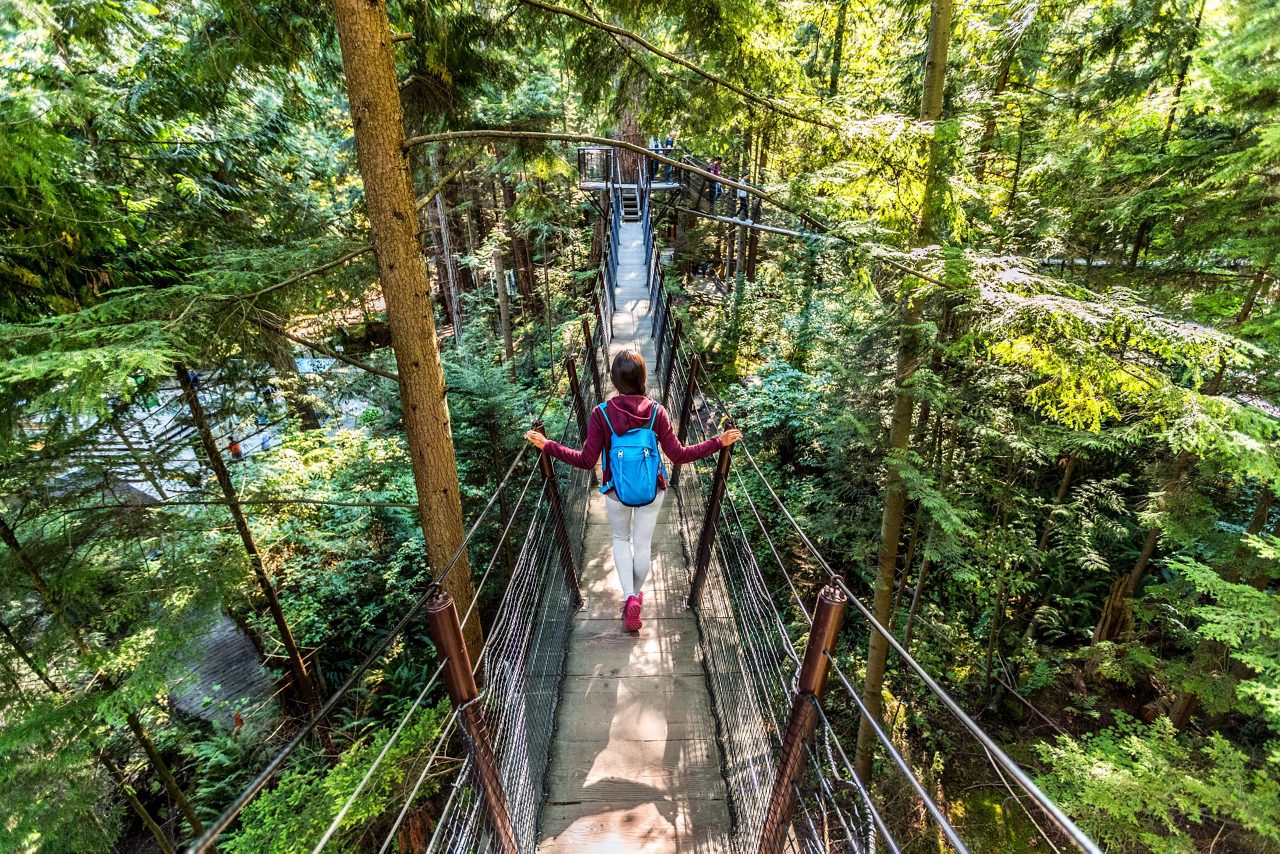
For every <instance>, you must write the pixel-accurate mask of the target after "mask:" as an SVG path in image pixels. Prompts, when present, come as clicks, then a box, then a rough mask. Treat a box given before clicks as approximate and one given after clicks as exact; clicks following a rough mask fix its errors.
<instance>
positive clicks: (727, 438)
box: [720, 427, 742, 448]
mask: <svg viewBox="0 0 1280 854" xmlns="http://www.w3.org/2000/svg"><path fill="white" fill-rule="evenodd" d="M741 441H742V431H741V430H739V429H738V428H737V427H734V428H733V429H731V430H725V431H724V432H723V433H721V434H720V447H722V448H727V447H729V446H730V445H732V444H733V443H734V442H741Z"/></svg>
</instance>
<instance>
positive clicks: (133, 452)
mask: <svg viewBox="0 0 1280 854" xmlns="http://www.w3.org/2000/svg"><path fill="white" fill-rule="evenodd" d="M109 423H110V425H111V431H112V432H113V433H115V434H116V436H118V437H119V438H120V441H121V442H123V443H124V447H125V450H127V451H128V452H129V456H131V457H133V462H134V465H136V466H137V467H138V473H139V474H141V475H142V477H143V478H144V479H145V480H146V481H147V483H149V484H151V488H152V489H154V490H155V491H156V495H157V496H159V498H160V500H161V501H168V500H169V493H167V492H165V490H164V486H163V485H161V483H160V479H159V478H157V477H156V476H155V474H154V473H153V472H152V471H151V467H150V466H149V465H147V462H146V460H145V459H144V458H143V456H142V452H141V451H139V450H138V447H137V446H136V445H134V444H133V440H132V439H130V438H129V434H128V433H126V432H125V431H124V428H123V427H121V426H120V422H119V421H118V420H117V419H115V418H112V419H111V420H110V422H109Z"/></svg>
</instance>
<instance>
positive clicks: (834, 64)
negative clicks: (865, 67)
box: [827, 0, 849, 98]
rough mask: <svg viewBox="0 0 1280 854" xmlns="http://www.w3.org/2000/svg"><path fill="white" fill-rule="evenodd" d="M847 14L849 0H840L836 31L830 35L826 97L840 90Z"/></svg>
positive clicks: (832, 96)
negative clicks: (829, 74) (829, 76)
mask: <svg viewBox="0 0 1280 854" xmlns="http://www.w3.org/2000/svg"><path fill="white" fill-rule="evenodd" d="M848 16H849V0H840V9H839V11H837V12H836V32H835V35H833V36H832V37H831V78H830V80H829V81H828V82H827V97H828V98H834V97H835V96H836V93H837V92H839V91H840V62H841V60H843V59H844V28H845V22H846V20H847V19H848Z"/></svg>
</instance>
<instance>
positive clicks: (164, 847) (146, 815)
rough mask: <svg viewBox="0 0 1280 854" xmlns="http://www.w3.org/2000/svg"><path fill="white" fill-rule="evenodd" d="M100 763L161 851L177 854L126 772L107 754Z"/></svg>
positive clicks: (165, 853)
mask: <svg viewBox="0 0 1280 854" xmlns="http://www.w3.org/2000/svg"><path fill="white" fill-rule="evenodd" d="M99 764H100V765H102V767H103V768H104V769H105V770H106V772H107V776H109V777H110V778H111V780H112V782H114V783H115V784H116V785H117V786H118V787H119V788H120V791H121V792H123V793H124V798H125V800H126V801H128V802H129V807H130V808H131V809H132V810H133V811H134V813H135V814H136V815H137V816H138V818H140V819H141V820H142V823H143V824H144V825H146V828H147V830H149V831H151V835H152V836H153V837H154V838H155V840H156V844H157V845H159V846H160V851H161V852H162V853H163V854H177V851H176V849H175V848H174V847H173V843H172V842H170V841H169V837H168V836H165V833H164V829H163V828H162V827H160V823H159V822H157V821H156V820H155V818H154V817H153V816H152V815H151V812H150V810H148V809H147V808H146V806H145V805H144V804H143V803H142V801H140V800H138V796H137V795H136V794H134V791H133V786H131V785H129V781H128V780H127V779H125V776H124V772H122V771H121V770H120V769H119V768H118V767H117V766H116V764H115V763H114V762H112V761H111V759H110V758H108V757H106V756H102V757H100V758H99Z"/></svg>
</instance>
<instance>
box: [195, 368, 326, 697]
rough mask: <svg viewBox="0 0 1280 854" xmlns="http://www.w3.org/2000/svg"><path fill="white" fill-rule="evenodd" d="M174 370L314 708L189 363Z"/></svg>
mask: <svg viewBox="0 0 1280 854" xmlns="http://www.w3.org/2000/svg"><path fill="white" fill-rule="evenodd" d="M174 373H175V374H176V375H177V377H178V383H179V384H180V385H181V386H182V397H183V400H184V401H185V402H186V404H187V409H188V411H190V413H191V421H192V423H193V424H194V425H195V428H196V434H197V435H198V436H199V437H200V444H201V445H202V446H203V449H204V455H205V458H206V460H207V461H208V463H209V468H210V469H212V470H213V476H214V477H215V478H217V481H218V486H219V488H220V489H221V490H222V498H223V500H224V501H226V502H227V510H228V511H229V512H230V513H231V521H232V523H233V524H234V525H235V529H236V533H237V534H239V535H240V542H241V544H242V545H243V546H244V552H245V554H246V555H247V556H248V558H249V566H250V567H251V568H252V570H253V575H254V577H255V578H256V579H257V581H258V588H259V589H260V590H261V591H262V595H263V596H264V597H265V598H266V600H267V608H268V609H269V610H270V612H271V619H272V621H274V622H275V624H276V631H278V632H279V633H280V643H281V644H282V645H283V646H284V649H285V654H286V656H287V657H288V660H289V674H290V675H291V676H292V677H293V684H294V685H295V686H296V688H297V691H298V697H299V698H300V699H301V700H302V701H303V702H304V703H306V704H307V706H308V707H310V708H311V709H312V710H313V711H314V710H315V709H318V708H319V707H320V698H319V697H318V696H316V692H315V686H314V685H313V684H312V682H311V676H310V674H308V673H307V665H306V662H305V661H303V659H302V651H301V650H299V649H298V645H297V643H295V642H294V639H293V630H292V629H291V628H290V627H289V621H288V620H286V619H285V616H284V609H283V608H281V607H280V597H279V596H277V595H276V588H275V585H274V584H272V583H271V579H270V578H268V577H267V569H266V567H265V566H264V565H263V563H262V555H261V553H260V552H259V551H258V544H257V543H256V542H255V541H254V538H253V531H251V530H250V529H249V522H248V520H247V519H246V518H245V515H244V510H243V508H241V506H240V497H239V495H237V494H236V488H235V484H233V483H232V482H231V473H230V472H229V471H227V464H226V463H225V462H224V461H223V459H222V451H221V450H220V449H219V448H218V443H217V441H216V440H214V438H213V431H212V430H211V429H209V420H208V419H207V418H205V414H204V407H203V406H202V405H201V403H200V395H199V394H198V393H197V392H196V389H195V386H193V385H192V384H191V379H190V376H189V375H188V373H187V366H186V365H184V364H181V363H178V364H177V365H175V366H174Z"/></svg>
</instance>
